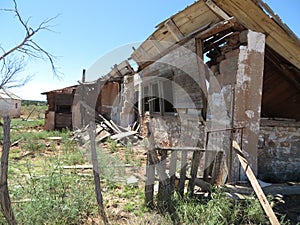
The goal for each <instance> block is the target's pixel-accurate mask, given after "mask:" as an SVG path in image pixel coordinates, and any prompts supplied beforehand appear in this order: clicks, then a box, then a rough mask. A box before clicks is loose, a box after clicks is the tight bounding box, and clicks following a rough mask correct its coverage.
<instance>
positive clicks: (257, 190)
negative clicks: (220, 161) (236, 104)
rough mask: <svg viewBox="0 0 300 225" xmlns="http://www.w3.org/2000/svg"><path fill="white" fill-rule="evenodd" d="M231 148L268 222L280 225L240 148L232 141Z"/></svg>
mask: <svg viewBox="0 0 300 225" xmlns="http://www.w3.org/2000/svg"><path fill="white" fill-rule="evenodd" d="M232 146H233V148H234V149H235V151H236V153H237V157H238V159H239V161H240V163H241V165H242V167H243V169H244V171H245V173H246V175H247V177H248V179H249V181H250V183H251V185H252V187H253V189H254V191H255V194H256V195H257V197H258V199H259V201H260V204H261V205H262V207H263V209H264V211H265V213H266V214H267V216H268V218H269V220H270V222H271V224H272V225H280V223H279V221H278V219H277V217H276V215H275V213H274V211H273V210H272V207H271V206H270V204H269V202H268V199H267V198H266V196H265V194H264V192H263V190H262V189H261V187H260V185H259V183H258V181H257V179H256V177H255V175H254V173H253V171H252V169H251V167H250V166H249V164H248V162H247V160H246V158H245V157H244V155H243V152H242V150H241V148H240V146H239V145H238V143H237V142H236V141H233V142H232Z"/></svg>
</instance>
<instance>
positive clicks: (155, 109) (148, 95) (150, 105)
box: [143, 73, 176, 116]
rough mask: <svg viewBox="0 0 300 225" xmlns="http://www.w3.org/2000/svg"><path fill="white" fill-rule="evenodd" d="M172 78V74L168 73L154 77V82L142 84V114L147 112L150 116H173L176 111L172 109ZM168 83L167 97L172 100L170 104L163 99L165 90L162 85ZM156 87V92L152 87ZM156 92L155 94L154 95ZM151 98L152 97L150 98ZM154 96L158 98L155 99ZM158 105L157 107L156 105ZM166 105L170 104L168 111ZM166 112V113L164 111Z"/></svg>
mask: <svg viewBox="0 0 300 225" xmlns="http://www.w3.org/2000/svg"><path fill="white" fill-rule="evenodd" d="M173 77H174V74H173V73H170V74H167V75H163V76H160V77H156V78H155V80H153V79H152V80H151V81H149V82H144V83H143V113H145V112H147V111H148V112H149V113H150V114H151V115H161V116H163V115H175V113H176V109H175V108H174V102H173V99H174V94H173V93H174V90H173V84H172V83H173V82H172V81H173ZM166 82H170V85H171V87H170V89H168V91H170V93H169V95H170V96H169V97H170V98H172V99H171V100H172V102H169V101H167V100H166V99H165V96H166V91H164V90H166V89H165V88H164V84H165V83H166ZM155 86H157V88H156V89H157V90H154V87H155ZM154 92H156V93H154ZM152 96H153V97H152ZM155 96H158V98H157V97H155ZM156 104H158V106H157V105H156ZM166 104H171V105H172V106H173V107H172V109H171V110H170V107H169V106H168V107H166ZM166 110H167V111H166Z"/></svg>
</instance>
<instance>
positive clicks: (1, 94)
mask: <svg viewBox="0 0 300 225" xmlns="http://www.w3.org/2000/svg"><path fill="white" fill-rule="evenodd" d="M0 99H15V100H22V99H21V98H20V97H19V96H17V95H15V94H14V93H12V92H11V91H9V90H5V89H3V88H1V89H0Z"/></svg>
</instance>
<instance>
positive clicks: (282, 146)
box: [258, 120, 300, 182]
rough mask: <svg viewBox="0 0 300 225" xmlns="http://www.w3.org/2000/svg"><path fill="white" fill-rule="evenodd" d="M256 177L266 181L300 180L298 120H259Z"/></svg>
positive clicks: (299, 126) (299, 130) (299, 128)
mask: <svg viewBox="0 0 300 225" xmlns="http://www.w3.org/2000/svg"><path fill="white" fill-rule="evenodd" d="M258 147H259V149H258V177H259V178H260V179H261V180H264V181H266V182H284V181H298V182H299V181H300V122H297V123H296V122H289V121H264V120H262V122H261V128H260V135H259V146H258Z"/></svg>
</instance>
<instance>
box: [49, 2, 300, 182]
mask: <svg viewBox="0 0 300 225" xmlns="http://www.w3.org/2000/svg"><path fill="white" fill-rule="evenodd" d="M299 56H300V41H299V39H298V37H297V36H296V35H295V34H294V33H293V32H292V31H291V30H290V29H289V28H288V27H287V26H286V25H285V24H284V23H283V22H282V21H281V19H280V18H279V17H278V16H277V15H276V14H275V13H274V12H273V11H272V10H271V9H270V8H269V7H268V6H267V5H266V4H265V3H264V2H262V1H261V0H199V1H196V2H195V3H193V4H192V5H190V6H188V7H187V8H185V9H184V10H182V11H180V12H178V13H176V14H175V15H173V16H171V17H170V18H168V19H167V20H165V21H163V22H162V23H160V24H158V25H157V26H156V30H155V31H154V32H153V33H152V34H151V35H150V36H149V37H148V38H147V39H146V40H145V41H144V42H143V43H142V44H141V45H140V46H139V47H138V48H137V49H134V52H133V53H132V55H131V59H133V60H134V61H135V62H136V64H137V66H138V68H137V71H134V70H133V69H132V67H131V65H130V64H129V63H128V61H124V62H122V63H121V64H119V65H115V66H114V67H113V68H112V70H111V72H109V73H108V74H107V75H105V76H104V77H100V78H99V79H98V80H96V81H95V82H90V83H88V82H85V81H84V79H83V82H82V84H80V85H79V86H78V88H77V90H76V93H75V94H74V92H73V91H72V94H74V101H73V106H72V107H73V110H72V111H73V117H72V120H73V127H75V128H80V127H82V126H84V125H86V122H87V121H89V119H90V118H92V117H93V118H96V119H97V117H98V114H102V115H104V116H105V117H106V118H107V119H111V120H113V121H114V122H115V123H117V124H119V125H122V126H123V127H127V126H128V125H130V124H131V123H133V122H134V121H136V120H139V122H140V124H141V130H140V132H141V133H142V134H143V135H144V136H149V134H150V133H151V134H153V135H151V137H153V138H154V142H155V148H156V149H158V150H159V149H160V150H161V151H162V154H161V156H160V160H161V163H162V166H163V168H165V169H167V170H169V171H168V173H169V176H170V178H172V179H173V178H174V174H175V171H177V167H178V166H180V168H181V169H180V184H179V186H181V187H184V186H185V181H186V179H190V181H191V180H193V179H194V178H202V179H204V180H205V181H208V182H212V183H217V184H222V183H225V182H236V181H240V180H245V179H246V176H245V173H244V172H243V170H242V169H241V165H240V163H239V161H238V159H237V156H236V154H235V152H234V150H233V147H232V141H236V142H237V143H238V144H239V145H240V147H241V148H242V149H243V151H244V155H245V156H246V157H247V160H248V161H249V164H250V166H251V168H252V169H253V171H254V173H255V175H256V176H257V177H258V178H260V179H261V180H264V181H267V182H284V181H300V122H299V120H300V72H299V71H300V57H299ZM45 94H47V96H50V95H53V96H55V95H56V94H57V93H55V92H48V93H45ZM53 96H52V98H53V99H52V100H51V102H53V103H51V108H49V112H52V114H51V116H50V114H49V112H48V114H49V115H48V117H49V116H50V117H51V119H50V120H51V121H52V124H51V127H56V126H57V125H55V124H56V121H57V120H56V119H55V117H56V114H57V110H58V109H59V108H60V107H59V104H58V107H56V104H55V99H59V97H55V98H54V97H53ZM49 99H51V98H49V97H48V103H49V102H50V101H49ZM58 101H60V100H58ZM68 103H69V102H68ZM49 105H50V104H49ZM67 106H69V105H68V104H67ZM50 109H51V110H50ZM62 109H65V110H66V111H68V112H70V111H71V110H70V109H71V107H63V108H62ZM67 109H68V110H67ZM74 109H76V110H74ZM74 112H76V113H74ZM54 115H55V116H54ZM58 118H59V117H58ZM68 118H69V120H71V117H68ZM86 119H87V120H86ZM64 121H67V120H64ZM168 157H170V158H168ZM165 161H168V162H171V165H169V167H168V168H167V167H166V165H163V162H165ZM178 161H179V162H178ZM172 162H174V163H172ZM149 163H150V162H149ZM150 164H151V163H150ZM176 164H177V166H176ZM188 171H190V173H189V172H188ZM148 172H149V171H148ZM152 172H153V173H154V171H152ZM176 173H177V172H176ZM164 176H165V177H168V176H167V175H166V174H164ZM151 179H152V178H151ZM153 179H154V178H153ZM172 179H171V180H172ZM172 182H174V179H173V181H172ZM190 183H191V182H190ZM192 183H193V182H192ZM190 186H191V188H192V187H193V184H191V185H190Z"/></svg>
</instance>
